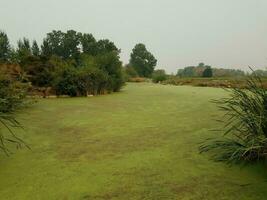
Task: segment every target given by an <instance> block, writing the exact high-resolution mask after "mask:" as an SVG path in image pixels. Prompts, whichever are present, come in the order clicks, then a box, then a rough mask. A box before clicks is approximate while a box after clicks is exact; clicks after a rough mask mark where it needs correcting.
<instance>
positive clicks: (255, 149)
mask: <svg viewBox="0 0 267 200" xmlns="http://www.w3.org/2000/svg"><path fill="white" fill-rule="evenodd" d="M246 88H247V89H238V88H235V89H232V90H231V93H230V97H228V98H224V99H221V100H218V101H215V103H216V104H218V106H219V107H220V108H221V109H222V110H223V111H224V112H225V116H224V117H223V118H224V121H223V124H224V126H223V129H222V130H221V131H223V133H224V135H223V137H222V138H212V139H208V140H207V141H205V142H204V143H203V144H202V145H201V146H200V152H207V151H212V153H213V154H212V155H213V158H214V159H215V160H217V161H225V162H228V163H233V162H254V161H259V160H266V158H267V91H266V89H264V87H263V85H262V81H261V79H260V78H259V77H257V76H252V77H251V78H249V80H247V84H246Z"/></svg>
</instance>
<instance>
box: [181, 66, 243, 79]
mask: <svg viewBox="0 0 267 200" xmlns="http://www.w3.org/2000/svg"><path fill="white" fill-rule="evenodd" d="M177 76H179V77H207V78H208V77H241V76H245V72H244V71H242V70H238V69H223V68H211V66H209V65H205V64H204V63H199V64H198V66H188V67H185V68H183V69H179V70H178V72H177Z"/></svg>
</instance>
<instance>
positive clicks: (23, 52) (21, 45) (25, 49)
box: [16, 38, 32, 63]
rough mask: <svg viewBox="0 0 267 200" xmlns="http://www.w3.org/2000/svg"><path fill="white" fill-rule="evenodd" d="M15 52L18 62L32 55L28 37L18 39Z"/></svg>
mask: <svg viewBox="0 0 267 200" xmlns="http://www.w3.org/2000/svg"><path fill="white" fill-rule="evenodd" d="M16 54H17V55H16V56H17V60H18V62H19V63H23V62H24V60H25V59H26V58H27V57H28V56H31V55H32V51H31V45H30V40H29V39H27V38H23V39H22V40H19V41H18V48H17V51H16Z"/></svg>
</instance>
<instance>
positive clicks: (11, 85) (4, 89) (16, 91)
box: [0, 70, 27, 155]
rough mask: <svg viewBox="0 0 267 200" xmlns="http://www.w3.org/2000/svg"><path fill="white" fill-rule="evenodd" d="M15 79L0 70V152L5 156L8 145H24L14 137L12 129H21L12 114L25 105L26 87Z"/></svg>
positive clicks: (7, 151) (7, 152)
mask: <svg viewBox="0 0 267 200" xmlns="http://www.w3.org/2000/svg"><path fill="white" fill-rule="evenodd" d="M16 79H18V77H11V75H10V74H8V72H7V71H5V70H0V127H2V128H1V129H0V151H3V152H4V153H5V154H7V155H8V154H9V153H10V151H9V144H15V145H16V146H17V147H21V146H22V145H25V143H24V142H23V140H21V139H20V138H19V137H17V136H16V134H15V133H14V131H13V128H21V125H20V123H19V122H18V121H17V120H16V119H15V117H14V113H15V111H17V110H18V109H19V108H21V107H22V106H23V105H24V104H25V102H24V97H25V95H26V89H27V87H26V86H27V85H25V84H22V83H20V82H19V81H16ZM26 146H27V145H26Z"/></svg>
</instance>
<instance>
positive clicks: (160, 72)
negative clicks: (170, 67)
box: [152, 69, 167, 83]
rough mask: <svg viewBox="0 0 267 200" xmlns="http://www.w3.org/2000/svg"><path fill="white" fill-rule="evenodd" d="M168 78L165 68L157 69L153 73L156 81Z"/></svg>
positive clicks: (153, 78)
mask: <svg viewBox="0 0 267 200" xmlns="http://www.w3.org/2000/svg"><path fill="white" fill-rule="evenodd" d="M166 79H167V75H166V72H165V70H163V69H158V70H155V71H154V72H153V74H152V81H153V82H154V83H159V82H162V81H165V80H166Z"/></svg>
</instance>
